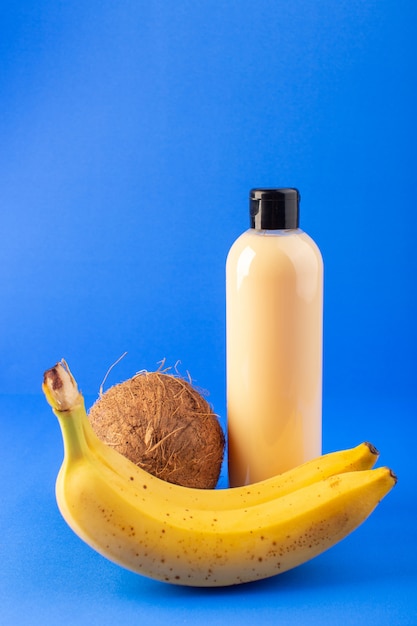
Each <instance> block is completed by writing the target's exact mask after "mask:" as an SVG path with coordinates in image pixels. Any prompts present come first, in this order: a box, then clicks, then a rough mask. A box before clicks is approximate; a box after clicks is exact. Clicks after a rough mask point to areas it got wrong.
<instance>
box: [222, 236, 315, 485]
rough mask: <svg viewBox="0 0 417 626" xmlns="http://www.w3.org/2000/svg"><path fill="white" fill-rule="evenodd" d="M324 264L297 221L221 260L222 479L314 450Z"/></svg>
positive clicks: (288, 462) (246, 476)
mask: <svg viewBox="0 0 417 626" xmlns="http://www.w3.org/2000/svg"><path fill="white" fill-rule="evenodd" d="M322 320H323V261H322V257H321V254H320V251H319V249H318V247H317V245H316V244H315V243H314V241H313V240H312V239H311V238H310V237H309V236H308V235H307V234H306V233H304V232H303V231H302V230H300V229H299V228H296V229H290V230H259V229H258V230H257V229H255V228H251V229H249V230H248V231H246V232H245V233H243V234H242V235H241V236H240V237H239V238H238V239H237V240H236V242H235V243H234V244H233V246H232V247H231V249H230V251H229V254H228V258H227V263H226V332H227V342H226V358H227V368H226V369H227V419H228V458H229V483H230V486H232V487H233V486H239V485H244V484H249V483H254V482H257V481H259V480H263V479H265V478H268V477H269V476H273V475H276V474H279V473H281V472H284V471H286V470H288V469H290V468H291V467H295V466H297V465H299V464H301V463H303V462H304V461H307V460H309V459H311V458H314V457H316V456H319V455H320V454H321V445H322V444H321V412H322V327H323V322H322Z"/></svg>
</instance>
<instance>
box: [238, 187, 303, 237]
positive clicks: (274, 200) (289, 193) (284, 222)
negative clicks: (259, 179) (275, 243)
mask: <svg viewBox="0 0 417 626" xmlns="http://www.w3.org/2000/svg"><path fill="white" fill-rule="evenodd" d="M249 198H250V200H249V204H250V224H251V228H255V229H256V230H288V229H292V228H298V223H299V205H300V193H299V191H298V189H295V188H285V189H251V191H250V195H249Z"/></svg>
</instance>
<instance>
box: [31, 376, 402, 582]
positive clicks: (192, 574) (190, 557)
mask: <svg viewBox="0 0 417 626" xmlns="http://www.w3.org/2000/svg"><path fill="white" fill-rule="evenodd" d="M43 388H44V391H45V395H46V397H47V399H48V401H49V402H50V404H51V405H52V408H53V410H54V413H55V414H56V415H57V417H58V418H59V422H60V426H61V429H62V434H63V439H64V447H65V456H64V462H63V465H62V467H61V470H60V472H59V475H58V479H57V485H56V496H57V501H58V505H59V508H60V510H61V513H62V515H63V517H64V518H65V520H66V521H67V523H68V524H69V526H70V527H71V528H72V529H73V530H74V531H75V532H76V533H77V534H78V535H79V536H80V537H81V538H82V539H83V540H84V541H86V543H88V544H89V545H90V546H91V547H93V548H94V549H95V550H97V551H98V552H100V553H101V554H103V555H104V556H106V557H107V558H109V559H110V560H112V561H114V562H116V563H118V564H120V565H121V566H123V567H126V568H128V569H131V570H133V571H136V572H138V573H141V574H143V575H146V576H149V577H152V578H155V579H158V580H165V581H167V582H171V583H176V584H183V585H196V586H202V585H203V586H216V585H232V584H238V583H242V582H247V581H250V580H256V579H259V578H265V577H267V576H272V575H274V574H277V573H279V572H283V571H285V570H287V569H289V568H291V567H295V566H296V565H299V564H301V563H303V562H305V561H306V560H308V559H310V558H312V557H314V556H316V555H317V554H320V553H321V552H323V551H324V550H326V549H327V548H329V547H331V546H332V545H334V544H335V543H336V542H338V541H339V540H341V539H342V538H343V537H345V536H346V535H347V534H349V533H350V532H351V531H352V530H354V529H355V528H356V527H357V526H358V525H359V524H361V523H362V522H363V521H364V520H365V519H366V518H367V517H368V515H369V514H370V513H371V512H372V510H373V509H374V508H375V506H376V505H377V504H378V502H379V501H380V500H381V499H382V498H383V497H384V496H385V495H386V494H387V493H388V492H389V491H390V489H391V488H392V487H393V485H394V484H395V481H396V479H395V476H394V475H393V474H392V472H391V471H390V470H389V469H387V468H379V469H377V470H360V471H354V472H351V471H350V472H346V473H343V474H339V475H336V476H332V477H330V478H325V479H321V478H320V479H319V480H318V481H316V482H314V483H313V484H310V485H308V486H304V487H301V488H296V490H295V491H292V492H290V493H287V494H286V495H280V496H279V497H275V494H274V492H273V490H271V489H269V487H268V485H267V483H268V482H269V481H264V482H263V483H259V484H258V485H257V489H258V490H261V491H262V490H264V489H266V490H267V492H268V496H267V497H265V498H264V499H263V500H262V501H261V502H259V503H255V502H252V503H251V505H250V506H246V505H244V504H241V506H240V507H238V506H236V505H235V506H233V507H232V508H226V507H224V506H223V507H222V508H220V507H219V506H218V505H217V504H216V502H214V501H213V500H212V498H213V494H214V493H219V492H216V491H215V490H194V489H188V488H185V487H179V486H177V485H170V484H169V483H165V482H163V481H160V480H159V479H157V478H155V477H153V476H151V475H150V474H148V473H146V472H144V471H143V470H141V469H140V468H137V467H136V466H134V465H133V464H130V461H129V462H128V464H127V465H124V469H125V468H126V467H127V468H128V469H130V470H132V469H133V468H135V474H134V476H133V474H132V473H131V472H129V471H128V472H125V471H124V472H123V473H122V474H119V473H118V472H117V471H115V469H114V467H113V466H112V463H107V462H104V461H103V458H102V457H101V456H99V455H97V454H96V450H97V446H93V448H91V441H90V443H88V440H87V438H86V430H88V426H86V423H87V415H86V412H85V408H84V401H83V398H82V396H81V394H79V392H78V389H77V386H76V383H75V381H74V379H73V378H72V376H71V375H70V373H69V370H67V369H66V368H65V367H64V366H63V365H61V366H60V368H59V367H58V366H56V367H55V368H52V369H51V370H49V371H48V372H47V373H46V375H45V379H44V384H43ZM93 442H94V441H93ZM112 452H115V451H112ZM116 454H117V453H116ZM111 456H114V455H111ZM105 458H106V459H107V457H105ZM132 466H133V467H132ZM132 477H133V478H134V480H131V479H132ZM134 483H136V485H135V487H134V488H133V484H134ZM155 485H158V487H157V488H154V486H155ZM246 489H247V488H246V487H243V488H241V487H239V488H237V490H242V491H244V490H246ZM196 491H197V492H198V495H199V497H200V498H201V499H202V500H201V502H203V501H204V506H202V505H201V502H200V503H199V504H197V505H195V503H194V495H196V494H195V492H196ZM233 491H234V490H233ZM187 494H188V498H187V497H186V496H187ZM224 496H225V499H226V500H227V496H228V494H224ZM216 498H217V496H216ZM241 502H242V501H241ZM213 504H214V505H213Z"/></svg>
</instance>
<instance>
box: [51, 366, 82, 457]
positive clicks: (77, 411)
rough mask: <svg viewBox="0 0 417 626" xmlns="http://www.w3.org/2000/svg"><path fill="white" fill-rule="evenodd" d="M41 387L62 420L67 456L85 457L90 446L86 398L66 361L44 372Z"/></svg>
mask: <svg viewBox="0 0 417 626" xmlns="http://www.w3.org/2000/svg"><path fill="white" fill-rule="evenodd" d="M42 389H43V392H44V394H45V396H46V399H47V401H48V403H49V404H50V405H51V407H52V410H53V412H54V414H55V415H56V417H57V418H58V420H59V425H60V427H61V433H62V438H63V441H64V452H65V459H66V460H69V459H71V460H75V459H76V458H82V457H84V456H85V454H86V452H87V449H88V448H87V442H86V440H85V435H84V428H83V424H84V422H85V421H86V420H87V413H86V410H85V404H84V398H83V396H82V394H81V393H80V392H79V390H78V386H77V383H76V381H75V379H74V377H73V375H72V374H71V372H70V369H69V367H68V365H67V363H66V362H65V361H64V360H62V361H61V362H60V363H57V364H56V365H55V366H54V367H52V368H51V369H49V370H47V371H46V372H45V374H44V377H43V383H42Z"/></svg>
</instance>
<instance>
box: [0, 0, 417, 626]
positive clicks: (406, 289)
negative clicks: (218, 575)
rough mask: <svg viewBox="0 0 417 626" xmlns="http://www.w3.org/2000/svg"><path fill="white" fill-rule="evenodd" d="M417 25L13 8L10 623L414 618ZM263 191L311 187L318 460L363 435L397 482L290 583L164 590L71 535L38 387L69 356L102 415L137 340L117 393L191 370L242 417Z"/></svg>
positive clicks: (315, 10)
mask: <svg viewBox="0 0 417 626" xmlns="http://www.w3.org/2000/svg"><path fill="white" fill-rule="evenodd" d="M416 25H417V5H416V4H415V3H414V2H413V1H412V0H379V1H378V0H363V1H359V0H349V1H347V0H339V1H337V2H335V1H334V0H313V1H312V2H302V1H301V0H293V1H290V0H275V1H273V0H256V1H255V0H252V1H250V0H230V1H220V0H200V1H198V0H193V1H192V0H178V1H177V2H175V1H174V0H165V1H163V0H159V1H157V0H148V1H133V0H130V1H129V0H121V1H120V2H111V1H110V0H102V1H98V0H90V1H89V2H81V1H80V0H73V1H72V2H69V1H68V2H66V1H63V0H61V1H56V0H55V1H54V2H53V1H52V0H36V1H35V0H33V1H29V0H27V1H20V2H19V1H14V2H8V1H5V2H2V3H1V6H0V106H1V115H0V137H1V150H0V202H1V212H0V234H1V246H0V294H1V307H0V354H1V359H0V418H1V426H2V432H3V435H4V436H3V437H2V438H1V443H0V445H1V457H0V472H1V473H0V498H1V500H0V549H1V562H2V566H1V568H0V604H1V606H2V616H1V617H0V621H1V620H3V622H2V623H4V624H7V625H8V624H17V625H20V624H35V623H37V622H38V621H40V620H41V621H42V622H43V623H45V622H46V621H48V622H49V623H58V620H59V623H62V624H69V623H76V624H87V623H88V624H110V623H113V622H114V621H115V620H116V619H117V620H120V621H122V620H127V621H126V623H139V622H140V623H144V622H147V623H149V624H162V623H166V621H167V620H169V621H170V623H171V624H173V625H175V624H188V623H190V624H191V623H195V620H196V619H200V618H201V619H205V620H206V621H207V623H210V624H224V623H226V621H227V619H231V618H235V619H236V620H239V621H240V622H241V623H243V624H245V623H251V622H252V621H253V619H254V618H256V619H257V620H258V621H259V622H262V623H268V624H269V623H271V624H272V623H274V624H275V623H280V624H290V623H291V624H297V623H302V624H309V623H312V624H313V623H314V624H325V623H329V624H334V623H335V622H336V620H340V619H343V621H344V622H345V623H346V624H361V623H365V622H366V623H370V624H389V625H391V624H417V600H416V599H415V597H414V596H415V589H416V586H417V575H416V556H417V550H416V547H417V546H416V539H415V516H416V513H417V506H416V497H415V481H416V478H417V471H416V462H415V453H413V446H414V445H415V443H414V442H415V438H416V434H417V429H416V425H415V424H416V417H417V401H416V394H417V388H416V381H415V378H416V358H415V355H416V349H417V337H416V322H415V319H416V308H417V307H416V286H417V285H416V278H415V276H416V269H417V268H416V255H415V242H414V240H415V232H416V221H417V220H416V200H415V197H416V180H417V179H416V149H415V146H416V140H417V137H416V134H417V133H416V130H417V125H416V122H415V118H416V110H417V85H416V74H417V72H416V67H417V64H416V55H417V44H416V37H415V33H416ZM253 186H297V187H298V188H299V189H300V191H301V195H302V204H301V227H302V228H303V229H304V230H306V231H307V232H308V233H309V234H310V235H311V236H312V237H313V238H314V239H315V240H316V241H317V243H318V244H319V246H320V248H321V250H322V253H323V257H324V261H325V342H324V365H325V377H324V417H323V426H324V450H325V451H329V450H331V449H336V448H342V447H348V446H350V445H355V444H356V443H359V442H360V441H362V440H366V439H369V440H371V441H372V442H373V443H374V444H375V445H376V446H377V447H378V448H380V450H381V463H383V464H387V465H390V466H392V467H393V468H394V470H396V471H397V473H398V474H399V477H400V481H399V484H398V486H397V487H396V489H395V490H394V492H393V493H392V494H390V495H389V497H388V498H387V499H386V500H385V501H384V502H383V503H382V504H381V505H380V507H379V508H378V509H377V511H376V512H375V513H374V514H373V516H372V517H371V519H370V520H369V521H368V522H366V524H365V525H364V526H363V527H361V528H360V529H359V530H358V531H357V532H356V533H354V535H352V536H351V537H350V538H349V539H347V540H346V541H345V542H342V544H340V545H338V546H336V547H335V548H333V549H332V550H331V551H330V552H328V553H326V554H325V555H323V556H321V557H319V558H317V559H315V560H314V561H312V562H310V563H308V564H306V565H305V566H303V567H301V568H298V569H297V570H295V571H293V572H289V573H287V574H283V575H281V576H280V577H278V578H275V579H272V580H270V581H265V582H263V583H257V584H254V585H249V586H245V588H243V589H242V588H237V589H225V590H205V591H197V590H194V591H190V590H184V589H178V588H171V587H167V586H164V585H161V584H159V583H155V582H153V581H148V580H145V579H143V578H141V577H138V576H135V575H133V574H130V573H128V572H124V571H123V570H121V569H119V568H117V567H116V566H114V565H112V564H111V563H108V562H106V561H105V560H104V559H102V558H101V557H99V556H98V555H96V554H95V553H93V552H92V551H91V550H89V549H88V548H87V547H86V546H84V544H82V543H81V542H80V541H79V540H78V538H76V537H75V536H74V535H72V533H71V531H70V530H69V529H67V527H66V526H65V524H64V522H63V520H61V518H60V516H59V514H58V511H57V509H56V506H55V501H54V493H53V489H54V480H55V476H56V473H57V471H58V467H59V465H60V462H61V459H62V444H61V441H60V435H59V432H58V425H57V424H56V423H55V422H54V418H53V416H52V415H51V412H50V410H49V408H48V407H47V406H46V403H45V401H44V398H43V397H42V394H41V392H40V383H41V379H42V374H43V371H44V370H45V369H47V368H49V367H51V366H52V365H53V364H54V363H55V362H56V361H57V360H59V359H60V358H62V357H64V358H65V359H66V360H67V361H68V362H69V364H70V367H71V368H72V370H73V372H74V374H75V376H76V378H77V380H78V383H79V384H80V386H81V388H82V389H83V391H84V393H85V395H86V396H87V400H88V402H90V403H91V402H92V401H93V400H94V399H95V397H96V396H97V394H98V390H99V387H100V384H101V382H102V380H103V378H104V375H105V373H106V371H107V369H108V368H109V366H110V365H111V364H112V363H114V362H115V361H116V359H118V357H119V356H121V354H122V353H124V352H125V351H126V352H127V355H126V357H125V358H124V359H123V360H122V361H121V362H120V363H119V364H118V365H117V366H116V367H115V368H114V369H113V370H112V372H111V374H110V376H109V378H108V380H107V385H110V384H114V383H115V382H118V381H119V380H123V379H125V378H128V377H130V376H131V375H133V374H134V373H135V372H136V371H139V370H141V369H148V370H153V369H156V368H157V367H158V365H159V362H160V361H161V360H163V359H165V360H166V361H165V363H166V365H169V366H174V365H175V364H176V363H177V361H180V364H179V365H178V367H179V370H180V371H181V372H183V373H186V372H190V374H191V376H192V378H193V380H194V381H195V382H196V384H197V385H198V386H200V387H202V388H204V389H206V390H208V392H209V394H210V395H209V400H210V402H211V403H212V404H213V406H214V408H215V410H216V411H217V412H218V413H219V414H220V416H221V418H222V421H223V423H224V420H225V320H224V305H225V301H224V264H225V258H226V254H227V251H228V249H229V247H230V246H231V244H232V243H233V241H234V239H235V238H236V237H237V236H238V235H239V234H240V233H241V232H242V231H244V230H245V229H246V228H247V227H248V217H247V215H248V209H247V194H248V190H249V189H250V188H251V187H253ZM222 481H223V485H224V484H225V475H223V477H222ZM74 616H75V617H74ZM74 619H75V622H74V621H73V620H74Z"/></svg>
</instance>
